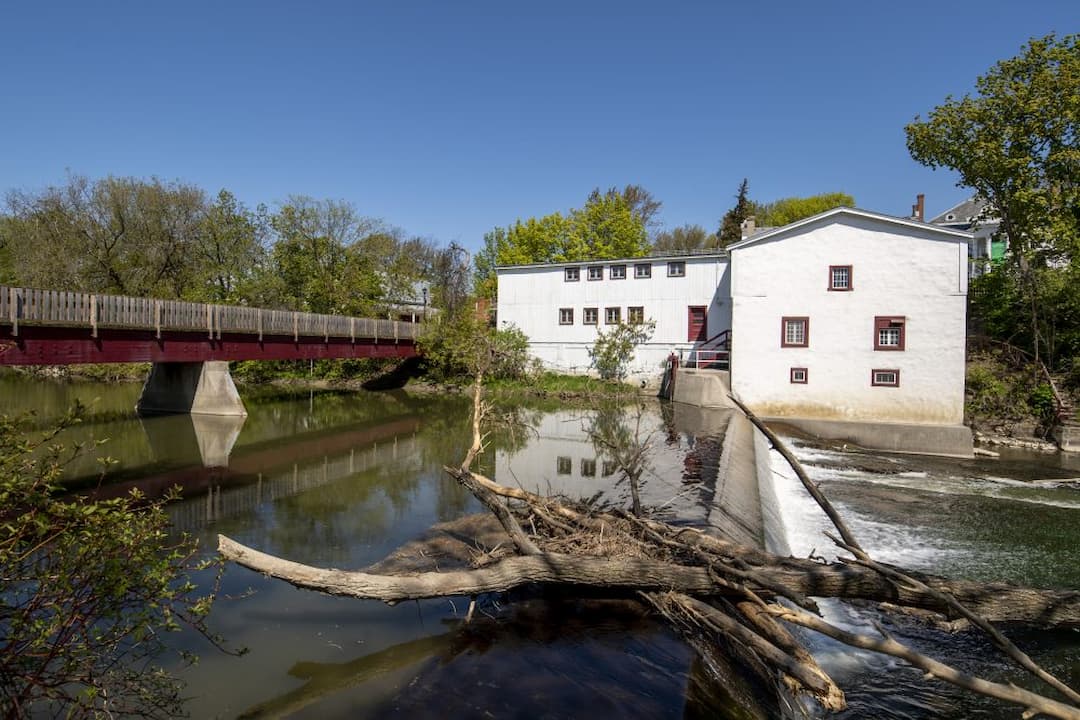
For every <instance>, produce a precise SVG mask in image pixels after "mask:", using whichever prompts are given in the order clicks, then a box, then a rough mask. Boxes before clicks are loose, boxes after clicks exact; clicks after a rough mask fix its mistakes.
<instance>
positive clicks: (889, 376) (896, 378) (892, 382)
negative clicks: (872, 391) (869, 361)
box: [870, 369, 900, 387]
mask: <svg viewBox="0 0 1080 720" xmlns="http://www.w3.org/2000/svg"><path fill="white" fill-rule="evenodd" d="M870 384H871V385H873V386H874V387H900V371H899V370H895V369H892V370H871V371H870Z"/></svg>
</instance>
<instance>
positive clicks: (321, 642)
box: [0, 375, 1080, 720]
mask: <svg viewBox="0 0 1080 720" xmlns="http://www.w3.org/2000/svg"><path fill="white" fill-rule="evenodd" d="M138 390H139V388H138V387H137V386H136V385H115V384H112V385H99V384H93V383H68V382H62V381H52V380H31V379H27V378H25V377H21V376H15V375H0V413H7V414H14V413H21V412H25V411H28V410H34V411H35V412H36V413H37V420H36V422H38V423H39V424H41V425H42V426H44V425H46V424H47V423H48V420H49V418H51V417H55V416H57V415H58V414H60V413H62V412H63V409H64V408H65V407H67V405H68V404H70V402H71V401H72V400H74V399H76V398H78V399H79V400H80V401H81V402H84V403H86V404H88V405H89V407H90V410H89V417H88V419H87V421H86V422H84V423H83V424H82V425H81V426H80V427H78V428H76V429H75V430H74V431H73V432H72V433H70V439H81V440H84V441H89V440H95V441H96V440H102V439H106V438H107V442H105V443H104V445H102V447H101V452H103V453H107V454H109V455H111V456H112V457H113V458H114V460H115V463H114V464H113V465H112V466H111V467H110V468H109V471H108V474H107V475H106V476H105V481H104V482H105V485H104V488H105V489H106V491H108V492H123V491H126V489H127V488H129V487H133V486H138V487H140V488H141V489H142V490H143V491H144V492H147V493H148V494H151V495H153V494H156V493H159V492H163V491H164V490H165V489H167V488H168V487H170V486H171V485H173V484H180V485H182V486H183V487H184V488H185V491H184V499H183V500H182V501H180V502H178V503H175V504H174V505H172V506H170V515H171V516H172V518H173V521H174V523H175V525H176V526H177V528H178V529H182V530H185V531H187V532H190V533H192V534H193V535H195V536H196V537H198V538H199V540H200V542H201V543H202V544H203V547H205V548H213V547H214V546H215V544H216V536H217V534H218V533H223V534H226V535H229V536H230V537H232V538H234V539H236V540H238V541H240V542H242V543H245V544H247V545H250V546H253V547H256V548H259V549H261V550H264V551H266V552H269V553H273V554H276V555H279V556H282V557H286V558H289V559H292V560H296V561H298V562H303V563H309V564H312V565H319V566H329V567H339V568H358V567H362V566H364V565H367V564H369V563H372V562H375V561H377V560H379V559H381V558H382V557H384V556H385V555H386V554H387V553H389V552H390V551H391V550H393V549H394V548H396V547H397V546H399V545H401V544H403V543H404V542H406V541H408V540H410V539H413V538H415V537H416V536H418V535H420V534H421V533H422V532H423V531H424V530H426V529H427V528H428V527H429V526H430V525H432V524H433V523H437V522H441V521H446V520H452V519H454V518H457V517H460V516H462V515H464V514H468V513H472V512H478V511H479V510H480V508H479V505H478V503H477V502H476V501H475V500H474V499H473V498H472V497H471V496H469V495H468V493H466V492H465V491H463V490H462V489H461V488H460V487H459V486H458V485H457V484H456V483H455V482H453V481H452V480H451V479H449V478H448V477H447V476H446V475H445V473H444V472H443V471H442V465H443V464H444V463H447V462H455V461H458V460H460V458H461V457H462V455H463V453H464V450H465V448H466V447H467V445H468V442H469V439H470V438H469V429H468V424H467V413H468V409H469V408H468V402H467V400H466V399H465V398H463V397H461V396H454V395H450V396H443V397H439V396H429V395H409V394H406V393H399V392H394V393H378V394H369V393H361V394H350V393H334V392H322V393H309V392H299V393H289V392H283V391H279V390H275V389H265V388H264V389H259V390H256V391H253V390H251V389H248V388H244V389H242V393H243V394H244V396H245V402H246V404H247V407H248V410H249V413H250V414H249V416H248V417H247V418H246V419H245V420H243V421H238V420H237V421H217V422H213V421H206V420H199V419H194V420H193V419H192V418H190V417H188V416H178V417H160V418H148V419H140V418H138V417H136V416H135V415H134V413H133V412H132V411H131V408H132V407H133V406H134V403H135V399H136V397H137V395H138ZM511 410H512V412H513V415H514V416H515V419H516V420H518V421H520V422H521V423H522V424H521V425H520V426H518V427H517V429H516V430H515V431H513V432H510V431H501V432H499V433H496V434H495V435H494V436H493V437H492V443H491V447H490V448H489V449H488V451H487V452H486V453H485V455H484V456H482V457H481V458H480V464H481V468H482V469H483V470H484V471H485V472H487V473H489V474H491V475H494V476H495V477H496V479H497V480H499V481H501V482H503V483H505V484H511V485H518V484H520V485H523V486H526V487H532V488H533V489H539V490H543V491H545V492H547V491H553V492H564V493H567V494H576V495H578V496H581V497H594V496H595V497H597V498H598V502H611V503H617V504H621V505H625V504H627V503H628V502H629V497H628V488H626V487H625V486H624V484H622V483H618V482H617V477H618V475H617V473H615V472H614V469H613V467H612V465H611V463H610V461H609V460H607V458H606V455H605V453H604V452H603V451H602V450H598V449H597V448H596V447H595V446H594V445H593V443H592V442H590V440H589V439H588V436H587V433H586V429H588V428H591V429H593V430H605V429H606V430H613V431H616V432H623V433H627V434H630V435H637V436H638V438H639V439H640V440H645V441H648V442H649V443H650V445H651V448H652V452H651V455H650V457H651V459H650V465H649V468H648V470H647V471H646V473H645V476H644V478H645V482H644V486H643V489H642V494H643V497H642V500H643V503H644V504H645V505H647V506H652V507H660V508H662V510H661V513H662V514H663V515H664V516H665V517H666V518H667V519H673V520H674V519H677V520H678V521H680V522H686V523H689V524H693V525H696V526H708V525H717V526H724V524H725V523H728V522H730V518H727V517H725V516H724V513H723V512H720V511H718V508H717V505H718V503H717V502H716V501H717V483H716V473H715V468H713V467H712V466H711V465H710V463H712V464H715V462H716V456H717V454H718V452H719V450H718V448H719V441H718V438H717V437H716V435H715V433H713V432H712V430H711V429H710V428H711V426H710V424H709V423H708V422H702V421H701V420H700V418H697V419H696V420H695V421H694V422H690V423H689V424H688V423H687V422H685V420H684V419H683V418H681V417H680V416H678V414H677V413H675V412H673V410H672V408H671V407H670V406H664V405H660V404H658V403H652V402H650V403H646V404H645V405H644V406H643V408H642V409H639V408H637V407H634V406H632V407H628V408H624V409H621V410H619V411H614V410H610V409H609V410H605V411H603V412H598V411H585V410H572V409H567V408H563V407H559V406H558V405H556V404H544V405H537V406H534V407H529V408H513V409H511ZM788 437H789V440H790V441H791V443H792V444H793V446H794V447H795V449H796V452H797V453H798V454H799V455H800V457H801V459H802V460H803V461H804V462H805V463H807V466H808V469H809V471H810V473H811V474H812V476H813V477H814V478H815V479H816V480H818V481H819V482H820V483H821V485H822V488H823V489H824V490H825V492H826V493H827V494H828V495H829V496H830V498H832V500H833V501H834V503H835V504H837V506H838V507H839V508H840V510H841V512H842V513H843V514H844V515H845V517H846V518H848V521H849V524H850V525H851V526H852V530H853V531H854V533H855V534H856V536H857V537H859V538H860V540H861V542H862V544H863V545H864V546H865V547H866V548H867V549H868V550H869V551H870V552H871V554H873V555H874V556H875V557H877V558H878V559H880V560H883V561H888V562H897V563H902V564H905V565H908V566H909V567H912V568H916V569H923V570H930V571H934V572H939V573H945V574H952V575H956V576H961V577H969V578H975V579H991V578H994V579H1006V580H1011V581H1014V582H1018V583H1024V584H1032V585H1040V586H1046V587H1058V588H1077V587H1080V557H1078V556H1080V522H1078V520H1080V484H1078V483H1077V481H1076V478H1077V477H1078V476H1080V467H1077V465H1072V466H1071V467H1070V465H1069V462H1070V461H1069V459H1063V458H1062V456H1058V455H1038V454H1031V453H1010V454H1009V455H1008V456H1007V457H1002V458H1001V459H997V460H989V459H980V460H943V459H936V458H926V457H918V456H878V455H867V454H862V453H853V452H849V449H846V448H843V447H829V446H823V445H821V444H817V443H811V442H808V441H807V440H805V439H802V438H799V437H797V436H796V435H794V434H791V433H789V435H788ZM773 467H774V473H773V474H774V482H773V484H772V488H771V492H770V493H766V495H768V496H769V498H768V499H766V500H765V501H763V505H767V507H765V508H763V510H764V514H765V515H766V516H767V517H766V522H772V523H774V524H775V525H776V528H774V529H775V530H776V536H777V537H778V538H779V539H780V540H779V541H782V542H784V543H786V545H787V547H788V548H789V549H790V551H791V552H792V553H793V554H796V555H806V554H808V553H809V552H810V551H811V550H815V551H816V552H817V553H818V554H823V553H827V552H828V550H827V547H826V546H827V544H828V541H827V540H826V539H825V538H824V537H823V536H822V535H821V529H822V523H821V518H820V517H819V516H818V513H817V511H816V509H815V507H814V506H813V505H812V502H811V501H809V500H808V499H807V498H805V495H804V494H803V493H801V491H799V489H798V488H796V487H795V485H794V482H795V481H794V480H793V478H792V477H791V476H790V474H789V473H786V472H785V471H784V470H783V469H782V466H781V465H779V464H776V463H774V465H773ZM69 481H70V482H72V483H74V484H77V485H79V486H82V487H91V486H96V485H98V484H99V482H100V469H99V466H98V464H97V463H96V462H95V461H93V460H92V459H87V460H85V461H83V462H81V463H79V464H77V465H76V466H74V467H72V468H71V469H70V476H69ZM490 602H491V601H489V603H490ZM465 609H466V607H465V602H464V601H461V600H456V599H455V600H453V601H450V600H432V601H426V602H419V603H404V604H400V605H397V606H394V607H389V606H386V605H384V604H382V603H377V602H368V601H359V600H350V599H345V598H334V597H327V596H323V595H319V594H316V593H312V592H308V591H302V590H297V589H295V588H292V587H291V586H289V585H286V584H285V583H281V582H278V581H274V580H269V579H267V578H264V577H262V576H260V575H258V574H256V573H253V572H250V571H247V570H245V569H243V568H239V567H235V566H232V567H229V568H228V570H227V571H226V573H225V576H224V580H223V586H222V595H221V598H220V599H219V600H218V602H217V604H216V605H215V608H214V612H213V615H212V625H213V628H214V630H216V631H218V632H220V633H221V634H222V635H224V636H225V637H226V638H227V641H228V643H229V644H230V645H232V646H243V647H246V648H248V649H249V652H248V653H247V654H246V655H244V656H243V657H239V658H237V657H232V656H229V655H224V654H221V653H218V652H216V651H214V650H213V649H211V648H208V647H207V646H206V645H205V644H204V643H202V642H201V641H199V640H198V639H196V638H191V637H187V636H181V638H180V639H179V640H178V642H179V644H180V645H182V646H183V647H184V648H185V649H190V650H195V651H197V652H198V653H199V655H200V656H201V660H200V662H199V663H198V665H196V666H194V667H190V668H182V667H178V668H177V670H178V672H179V673H180V674H181V676H182V678H183V679H184V681H185V682H186V683H187V691H188V695H189V696H190V701H189V710H190V712H191V715H192V717H196V718H204V717H222V718H231V717H281V716H289V717H296V718H305V717H313V718H320V720H327V719H329V718H339V717H340V718H355V717H360V718H363V717H384V716H389V715H394V716H398V717H408V718H413V717H433V718H434V717H439V718H442V717H446V716H456V717H530V718H531V717H544V718H563V717H567V718H570V717H594V716H617V717H641V718H666V717H670V718H677V717H678V718H685V717H743V716H744V715H743V714H742V713H741V712H740V711H739V710H738V709H737V708H735V707H734V706H733V704H732V703H731V701H730V699H729V698H728V695H727V692H726V691H725V690H724V688H722V687H720V686H719V685H718V684H717V683H715V682H713V681H712V680H711V678H710V677H709V676H708V674H707V672H706V671H705V670H704V669H703V667H702V666H701V664H700V663H699V662H697V660H696V658H695V654H694V652H693V651H692V650H691V649H690V648H689V647H688V646H687V645H686V644H685V643H683V642H682V641H681V640H680V639H679V637H678V636H677V635H676V634H674V633H673V632H671V631H670V630H668V629H667V628H666V627H665V626H664V625H663V624H661V623H658V622H656V621H655V620H653V619H652V618H651V617H649V616H648V615H646V614H644V613H642V612H641V611H640V609H639V608H637V607H636V606H635V605H633V604H631V603H624V602H590V603H578V602H572V601H570V600H562V601H560V600H556V599H546V600H543V601H542V600H540V599H535V598H534V599H530V600H526V601H524V602H522V603H520V604H514V605H513V606H512V607H510V608H507V607H505V606H502V605H494V604H487V605H485V604H483V603H482V604H481V611H482V612H481V614H480V615H479V616H478V618H477V619H476V620H474V622H473V624H472V625H471V626H469V627H468V628H463V627H462V626H461V623H460V621H461V618H462V616H463V614H464V612H465ZM827 611H828V612H829V613H830V615H831V616H832V617H834V618H835V619H837V620H838V621H840V622H843V623H845V624H847V625H849V626H851V627H866V626H867V623H868V622H869V621H870V620H872V619H881V618H880V617H879V616H877V615H876V614H875V615H868V614H867V613H866V612H864V611H861V610H855V609H852V608H850V607H849V606H847V605H843V604H840V603H833V604H830V605H829V607H828V608H827ZM489 616H490V617H489ZM885 622H886V623H887V624H889V625H890V629H891V630H893V631H894V632H896V633H897V634H898V635H900V636H902V637H904V638H907V639H909V640H910V641H911V642H913V643H914V644H916V645H917V646H919V647H920V648H923V649H930V648H940V647H944V652H945V653H946V654H945V657H944V658H943V659H945V660H947V661H949V662H955V663H957V664H960V665H962V666H963V667H965V668H966V669H969V670H977V671H979V672H982V673H983V674H986V675H988V676H991V677H993V678H999V679H1009V680H1013V681H1020V680H1021V678H1020V676H1018V675H1017V674H1016V673H1015V672H1014V671H1011V670H1009V669H1007V668H1006V667H1005V666H1004V665H1003V663H1000V662H998V661H996V660H994V659H993V658H992V655H991V653H990V652H989V651H988V650H987V648H986V646H985V644H984V643H983V642H982V641H980V640H978V639H977V638H976V637H974V636H973V635H970V634H968V633H961V634H958V635H954V636H950V637H947V638H945V639H944V643H943V642H942V636H941V635H939V634H937V633H936V632H935V631H931V630H929V629H927V628H923V627H920V626H918V625H916V624H914V623H912V622H909V621H901V620H895V619H891V618H885ZM1016 639H1017V640H1018V641H1020V642H1022V643H1023V645H1024V647H1025V648H1030V649H1031V650H1032V651H1033V654H1034V655H1035V656H1036V658H1037V659H1039V660H1040V661H1043V662H1045V663H1046V664H1047V665H1048V666H1049V667H1050V668H1051V670H1053V671H1056V672H1059V673H1061V675H1062V676H1063V677H1064V678H1065V679H1066V681H1067V682H1071V683H1072V684H1073V685H1074V686H1076V685H1078V684H1080V633H1077V632H1073V631H1068V632H1034V631H1031V632H1026V633H1023V634H1022V635H1020V636H1019V637H1018V638H1016ZM814 649H815V652H816V654H818V656H819V657H820V658H821V659H822V662H823V663H824V664H825V665H826V667H827V669H828V670H829V671H830V672H831V673H833V674H834V676H835V677H836V679H837V680H838V682H839V683H840V684H841V686H842V687H844V689H845V690H846V691H847V693H848V698H849V702H850V704H851V708H850V709H849V710H848V711H846V712H845V713H844V714H842V715H841V716H840V717H843V718H864V717H873V718H911V719H913V720H914V719H916V718H919V719H922V718H967V717H982V718H1006V717H1010V718H1011V717H1016V716H1017V712H1016V711H1015V710H1013V709H1012V708H1007V707H1004V706H1001V705H998V704H996V703H994V702H991V701H988V700H981V699H970V698H968V697H966V696H964V695H962V694H961V693H958V692H954V691H951V690H949V689H948V688H945V687H943V686H942V685H941V684H939V683H932V682H927V681H924V680H922V679H921V678H920V677H919V674H918V673H915V672H913V671H911V670H909V669H907V668H904V667H902V665H901V664H900V663H897V662H892V661H888V660H882V659H876V658H872V657H869V656H867V655H865V654H863V653H856V652H853V651H850V650H848V649H846V648H842V647H838V646H836V645H835V644H830V643H827V642H822V641H814ZM973 658H974V659H973Z"/></svg>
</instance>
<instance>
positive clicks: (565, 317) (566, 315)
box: [559, 308, 574, 325]
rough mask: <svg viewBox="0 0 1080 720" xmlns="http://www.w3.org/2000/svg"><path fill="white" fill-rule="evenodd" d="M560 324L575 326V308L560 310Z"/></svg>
mask: <svg viewBox="0 0 1080 720" xmlns="http://www.w3.org/2000/svg"><path fill="white" fill-rule="evenodd" d="M559 324H560V325H573V324H574V308H559Z"/></svg>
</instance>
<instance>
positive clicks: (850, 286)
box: [829, 265, 855, 292]
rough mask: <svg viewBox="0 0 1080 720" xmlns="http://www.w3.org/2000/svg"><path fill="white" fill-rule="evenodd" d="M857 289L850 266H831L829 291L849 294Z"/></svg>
mask: <svg viewBox="0 0 1080 720" xmlns="http://www.w3.org/2000/svg"><path fill="white" fill-rule="evenodd" d="M854 289H855V285H854V283H853V282H852V271H851V266H850V265H830V266H829V290H835V291H838V292H848V291H851V290H854Z"/></svg>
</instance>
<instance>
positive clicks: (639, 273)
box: [634, 264, 652, 278]
mask: <svg viewBox="0 0 1080 720" xmlns="http://www.w3.org/2000/svg"><path fill="white" fill-rule="evenodd" d="M634 277H636V278H649V277H652V265H651V264H644V265H635V266H634Z"/></svg>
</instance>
